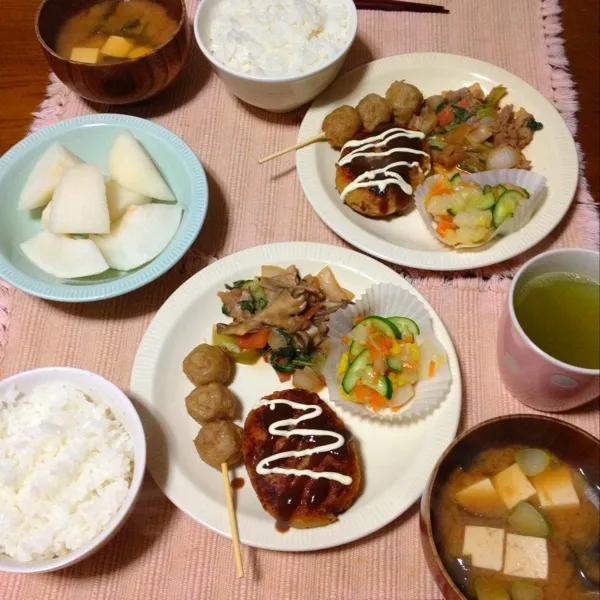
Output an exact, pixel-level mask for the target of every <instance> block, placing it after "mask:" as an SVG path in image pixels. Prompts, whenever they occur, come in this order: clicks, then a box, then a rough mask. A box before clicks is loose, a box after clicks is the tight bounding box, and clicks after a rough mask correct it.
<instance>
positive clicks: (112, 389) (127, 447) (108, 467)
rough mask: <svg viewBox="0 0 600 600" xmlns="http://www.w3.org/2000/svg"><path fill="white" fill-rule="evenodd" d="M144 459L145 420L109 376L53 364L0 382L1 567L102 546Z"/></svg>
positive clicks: (124, 513)
mask: <svg viewBox="0 0 600 600" xmlns="http://www.w3.org/2000/svg"><path fill="white" fill-rule="evenodd" d="M145 466H146V439H145V436H144V430H143V428H142V423H141V421H140V418H139V416H138V414H137V412H136V410H135V408H134V406H133V404H132V403H131V401H130V400H129V398H127V396H126V395H125V394H124V393H123V392H122V391H121V390H120V389H119V388H118V387H117V386H115V385H114V384H112V383H111V382H109V381H107V380H106V379H104V378H102V377H100V376H99V375H95V374H94V373H90V372H89V371H84V370H82V369H74V368H68V367H50V368H45V369H36V370H33V371H26V372H23V373H19V374H18V375H14V376H12V377H9V378H8V379H5V380H3V381H0V571H7V572H12V573H39V572H44V571H55V570H57V569H62V568H63V567H66V566H69V565H72V564H74V563H76V562H79V561H80V560H82V559H84V558H86V557H88V556H89V555H91V554H92V553H93V552H95V551H96V550H98V549H99V548H101V547H102V546H103V545H104V544H106V543H107V542H108V541H109V540H110V538H111V537H112V536H113V535H114V534H115V533H116V532H117V531H118V530H119V528H120V526H121V525H122V524H123V523H124V522H125V520H126V519H127V517H128V515H129V514H130V512H131V510H132V508H133V505H134V503H135V500H136V498H137V496H138V493H139V491H140V486H141V484H142V479H143V476H144V469H145Z"/></svg>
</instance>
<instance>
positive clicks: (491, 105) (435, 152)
mask: <svg viewBox="0 0 600 600" xmlns="http://www.w3.org/2000/svg"><path fill="white" fill-rule="evenodd" d="M506 94H507V89H506V88H505V87H504V86H502V85H499V86H496V87H494V88H492V90H491V91H490V93H489V94H488V95H487V96H486V95H485V93H484V92H483V90H482V89H481V87H480V86H479V84H477V83H475V84H473V85H471V86H470V87H468V88H467V87H465V88H461V89H459V90H453V91H447V92H443V93H442V94H439V95H435V96H430V97H429V98H426V99H425V101H424V103H423V104H422V106H421V108H420V110H419V112H418V113H417V114H415V115H414V116H413V117H412V119H411V120H410V122H409V124H408V128H409V129H417V130H419V131H422V132H423V133H425V134H427V141H428V143H429V148H430V150H431V155H432V159H433V161H434V163H437V164H438V165H441V166H442V167H444V168H446V169H454V168H459V169H462V170H463V171H468V172H471V173H474V172H479V171H488V170H495V169H511V168H515V167H516V168H520V169H529V168H530V163H529V161H528V160H527V159H526V158H525V157H524V155H523V153H522V150H523V149H524V148H525V147H526V146H527V145H528V144H529V143H530V142H531V140H532V139H533V134H534V132H535V131H539V130H540V129H542V128H543V125H542V123H540V122H539V121H536V120H535V118H534V117H533V115H531V114H530V113H528V112H527V111H526V110H525V109H523V108H519V109H518V110H515V109H514V107H513V106H512V105H510V104H509V105H507V106H504V107H502V108H500V106H499V103H500V101H501V100H502V98H504V96H505V95H506Z"/></svg>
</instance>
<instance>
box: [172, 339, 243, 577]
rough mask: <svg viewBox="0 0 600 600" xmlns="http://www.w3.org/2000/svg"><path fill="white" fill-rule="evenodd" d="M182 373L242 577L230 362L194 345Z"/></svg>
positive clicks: (198, 444) (199, 447) (238, 440)
mask: <svg viewBox="0 0 600 600" xmlns="http://www.w3.org/2000/svg"><path fill="white" fill-rule="evenodd" d="M183 372H184V373H185V375H186V376H187V378H188V379H189V380H190V382H191V383H193V384H194V385H195V386H196V389H194V390H193V391H192V392H191V393H190V394H189V395H188V396H187V398H186V399H185V405H186V409H187V411H188V414H189V415H190V416H191V417H192V418H193V419H194V420H195V421H197V422H198V423H200V424H201V425H202V428H201V429H200V431H199V432H198V435H197V436H196V438H195V439H194V446H195V448H196V452H198V455H199V456H200V458H201V459H202V460H203V461H204V462H205V463H206V464H207V465H210V466H211V467H214V468H215V469H217V470H219V469H220V470H221V473H222V475H223V487H224V489H225V501H226V503H227V516H228V517H229V529H230V531H231V540H232V542H233V555H234V558H235V566H236V571H237V576H238V577H243V576H244V566H243V563H242V554H241V552H240V537H239V533H238V527H237V519H236V516H235V511H234V508H233V493H232V490H231V483H230V481H229V467H233V466H234V465H235V464H236V463H238V462H239V461H240V459H241V458H242V433H243V430H242V428H241V427H239V426H238V425H236V424H235V423H233V422H232V419H233V418H234V416H235V410H236V399H235V396H234V395H233V394H232V393H231V392H230V391H229V389H228V388H227V387H225V383H226V382H227V381H228V380H229V378H230V377H231V361H230V359H229V357H228V356H227V354H226V353H225V352H223V350H221V348H217V347H216V346H211V345H210V344H200V346H196V348H194V349H193V350H192V351H191V352H190V353H189V354H188V355H187V356H186V357H185V359H184V360H183Z"/></svg>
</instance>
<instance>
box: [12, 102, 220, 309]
mask: <svg viewBox="0 0 600 600" xmlns="http://www.w3.org/2000/svg"><path fill="white" fill-rule="evenodd" d="M0 190H1V192H0V279H3V280H4V281H6V282H8V283H9V284H11V285H13V286H14V287H16V288H18V289H20V290H22V291H24V292H27V293H29V294H32V295H34V296H38V297H40V298H46V299H48V300H56V301H62V302H89V301H94V300H103V299H106V298H112V297H115V296H120V295H122V294H125V293H128V292H130V291H132V290H135V289H137V288H140V287H142V286H143V285H146V284H147V283H149V282H151V281H153V280H154V279H156V278H157V277H159V276H160V275H162V274H163V273H165V272H166V271H167V270H168V269H170V268H171V267H172V266H173V265H174V264H175V263H176V262H178V261H179V260H180V259H181V258H182V256H183V255H184V254H185V253H186V252H187V250H188V249H189V248H190V246H191V245H192V243H193V242H194V240H195V239H196V237H197V236H198V234H199V232H200V230H201V228H202V224H203V223H204V219H205V217H206V211H207V207H208V186H207V182H206V175H205V173H204V170H203V168H202V165H201V164H200V161H199V160H198V159H197V157H196V155H195V154H194V153H193V152H192V150H191V149H190V148H189V147H188V146H187V145H186V144H185V143H184V142H183V141H182V140H181V139H180V138H178V137H177V136H176V135H175V134H174V133H172V132H171V131H169V130H167V129H165V128H163V127H160V126H158V125H156V124H155V123H152V122H151V121H147V120H145V119H139V118H136V117H130V116H127V115H116V114H104V115H88V116H84V117H76V118H74V119H68V120H65V121H62V122H60V123H57V124H55V125H51V126H49V127H46V128H44V129H42V130H40V131H38V132H36V133H33V134H31V135H29V136H28V137H27V138H25V139H24V140H23V141H21V142H19V143H18V144H17V145H16V146H14V147H13V148H11V149H10V150H9V151H8V152H7V153H6V154H5V155H4V156H3V157H2V158H1V159H0Z"/></svg>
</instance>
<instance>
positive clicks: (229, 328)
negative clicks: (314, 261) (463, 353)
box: [213, 265, 354, 391]
mask: <svg viewBox="0 0 600 600" xmlns="http://www.w3.org/2000/svg"><path fill="white" fill-rule="evenodd" d="M225 287H226V288H227V289H226V290H225V291H221V292H219V293H218V295H219V298H220V299H221V301H222V302H223V307H222V312H223V314H224V315H226V316H227V317H230V318H231V319H232V322H230V323H218V324H217V325H216V326H215V330H214V333H213V344H215V345H217V346H220V347H222V348H223V349H225V350H226V351H227V352H228V353H229V354H230V355H231V356H232V357H233V358H234V359H235V360H236V362H239V363H243V364H253V363H255V362H256V361H257V360H259V358H261V357H263V358H264V360H265V361H267V362H269V363H270V364H271V365H272V367H273V368H274V369H275V371H276V372H277V374H278V375H279V378H280V380H281V381H287V380H289V379H290V378H292V383H293V384H294V385H295V386H296V387H301V388H303V389H307V390H309V391H318V390H320V389H321V388H322V387H323V385H324V381H323V378H322V377H321V370H322V368H323V365H324V364H325V360H326V358H327V350H328V343H327V332H328V322H329V317H330V315H331V314H332V313H334V312H335V311H336V310H338V309H340V308H344V307H346V306H347V305H348V304H350V303H351V302H352V299H353V297H354V295H353V294H352V293H351V292H349V291H347V290H345V289H343V288H342V287H341V286H340V285H339V283H338V282H337V280H336V278H335V276H334V274H333V272H332V271H331V269H330V268H329V267H325V268H324V269H322V270H321V271H319V273H318V274H317V275H316V276H315V275H310V274H309V275H306V276H304V277H303V278H301V277H300V274H299V273H298V269H297V268H296V267H295V266H294V265H291V266H289V267H288V268H287V269H282V268H280V267H273V266H264V267H262V269H261V275H260V276H259V277H255V278H254V279H250V280H241V281H235V282H233V283H232V284H231V285H227V286H225Z"/></svg>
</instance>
